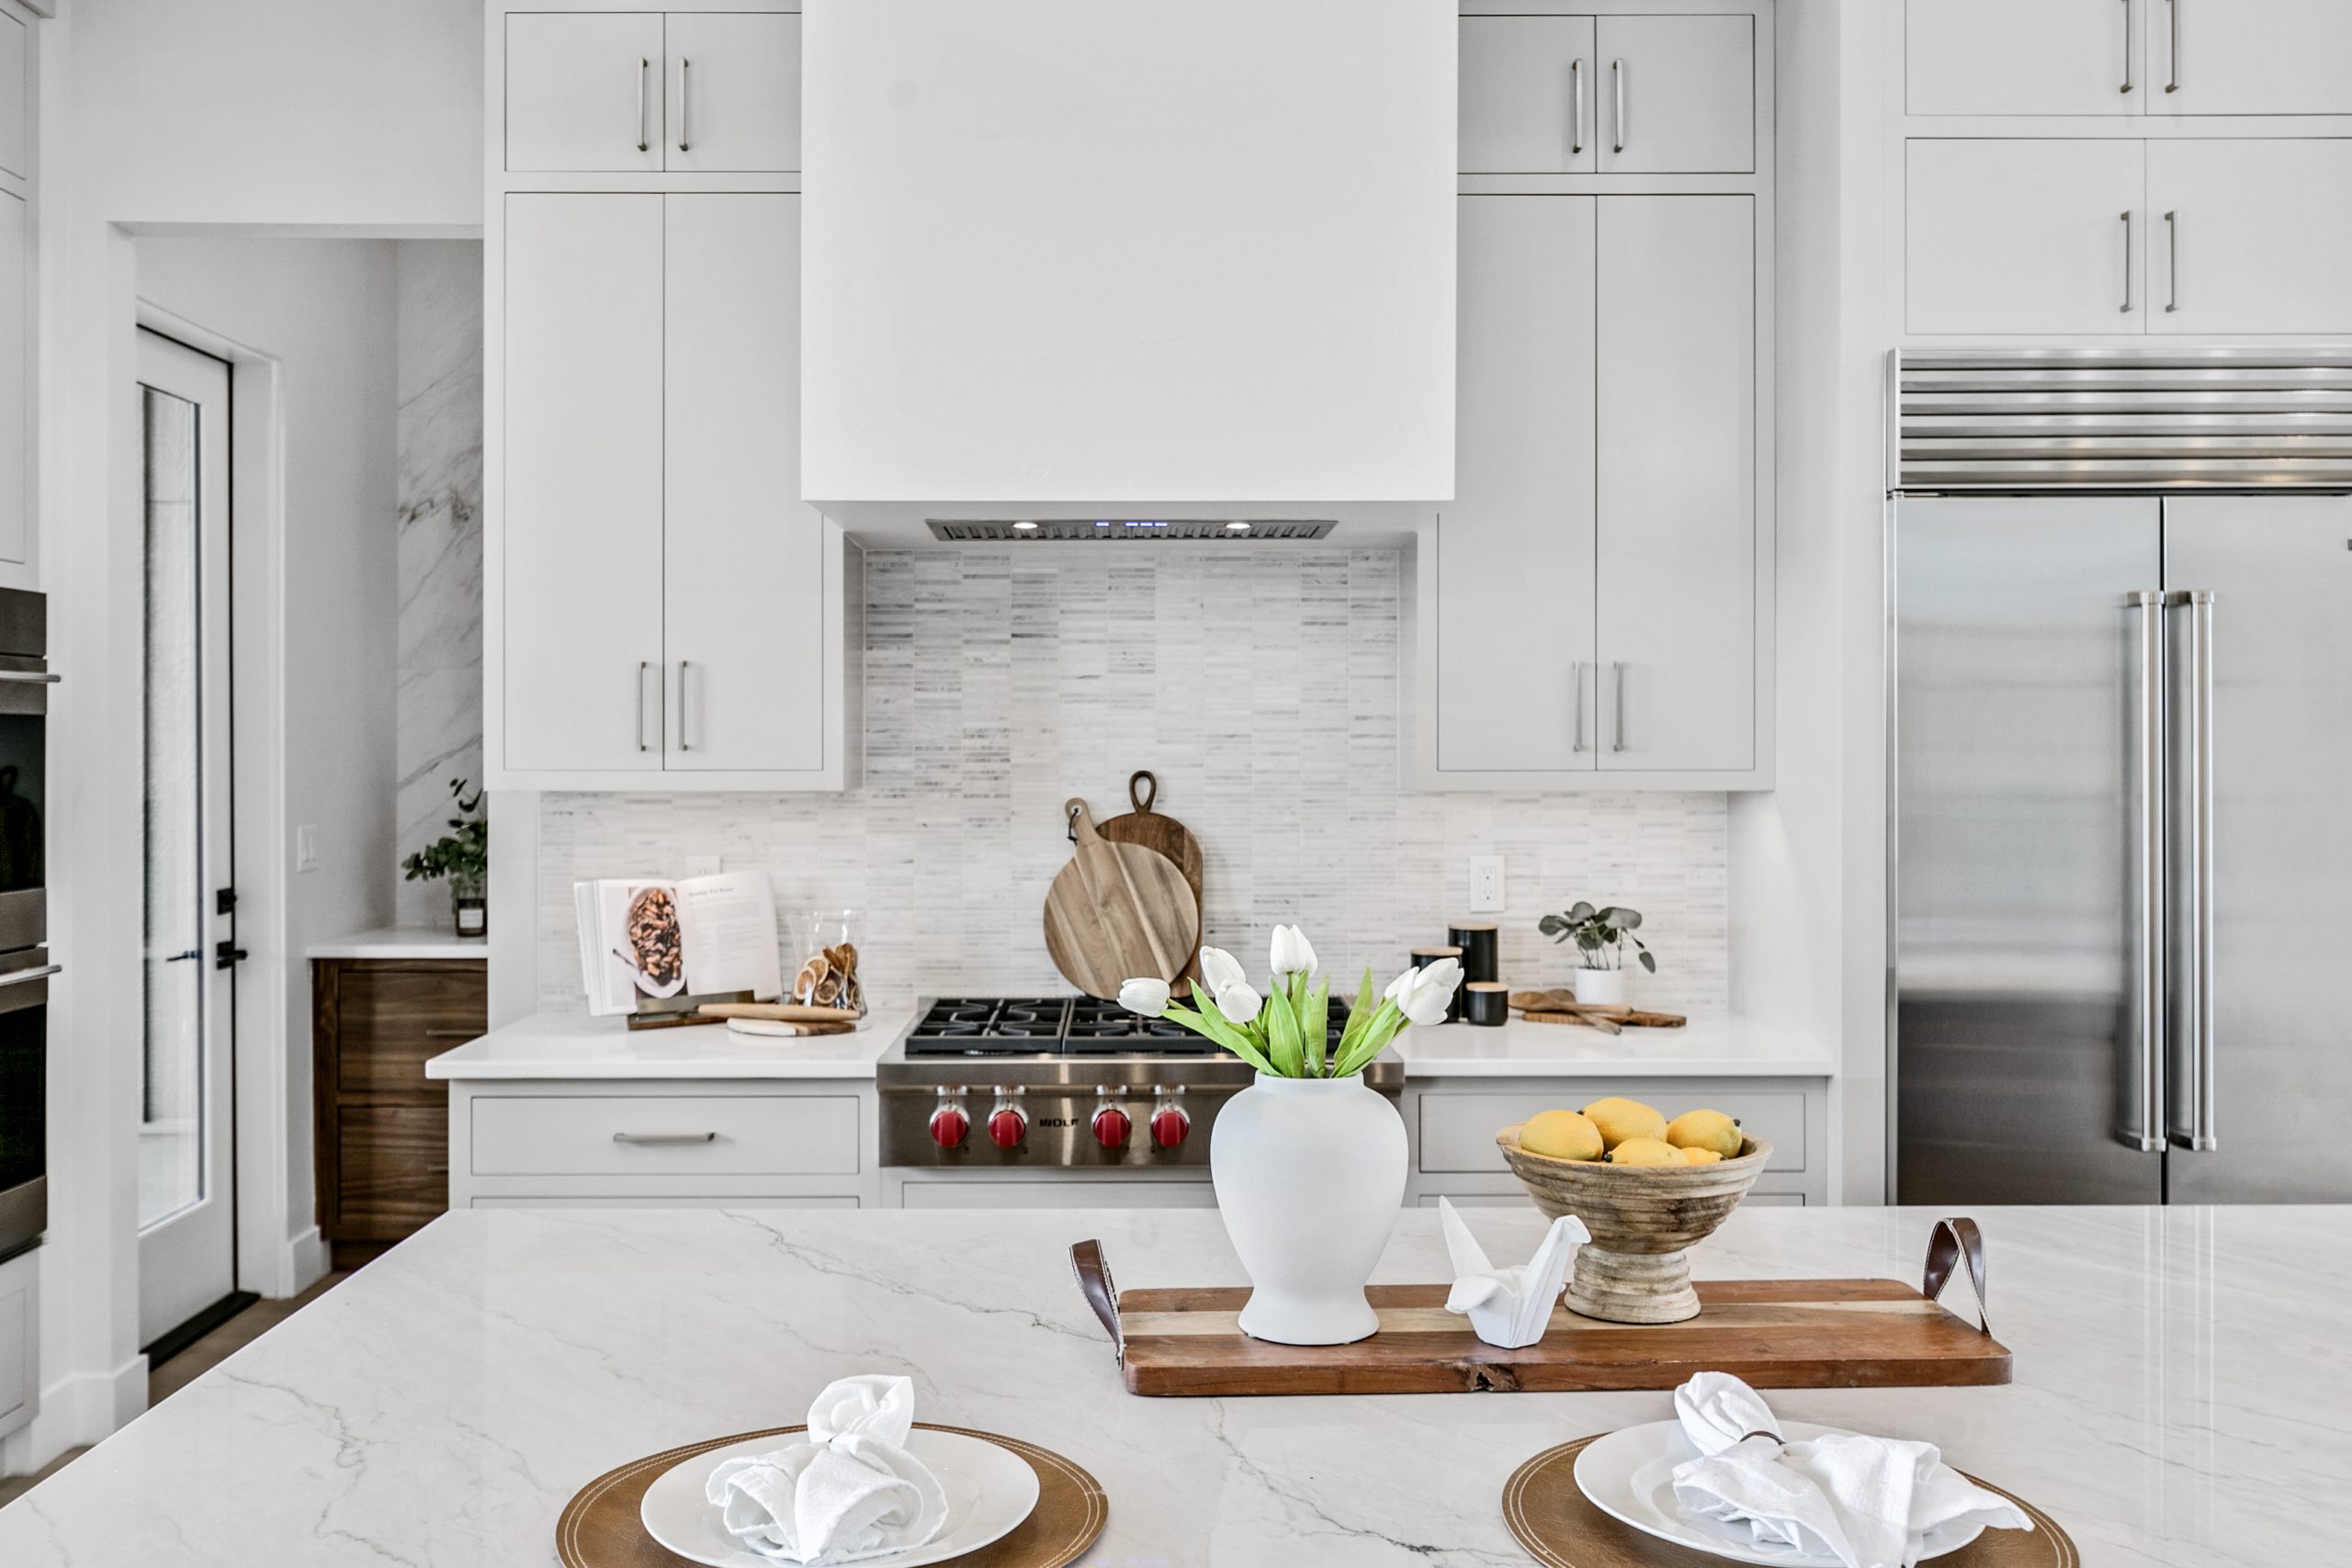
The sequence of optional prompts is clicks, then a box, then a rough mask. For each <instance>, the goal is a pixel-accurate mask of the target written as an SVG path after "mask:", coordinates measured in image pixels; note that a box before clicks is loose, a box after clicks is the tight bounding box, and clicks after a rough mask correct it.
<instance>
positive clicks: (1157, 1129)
mask: <svg viewBox="0 0 2352 1568" xmlns="http://www.w3.org/2000/svg"><path fill="white" fill-rule="evenodd" d="M1192 1130H1193V1119H1192V1118H1191V1117H1190V1116H1187V1115H1186V1114H1184V1108H1183V1107H1182V1106H1181V1105H1179V1104H1177V1103H1176V1102H1175V1101H1173V1100H1161V1101H1160V1102H1159V1110H1157V1111H1153V1112H1152V1113H1151V1141H1152V1143H1153V1144H1155V1145H1158V1146H1159V1147H1160V1148H1163V1149H1172V1148H1174V1147H1175V1146H1176V1145H1179V1144H1181V1143H1182V1142H1183V1141H1184V1134H1187V1133H1189V1132H1191V1131H1192Z"/></svg>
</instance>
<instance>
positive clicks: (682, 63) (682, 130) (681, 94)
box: [678, 0, 2129, 152]
mask: <svg viewBox="0 0 2352 1568" xmlns="http://www.w3.org/2000/svg"><path fill="white" fill-rule="evenodd" d="M2126 3H2127V4H2128V3H2129V0H2126ZM693 64H694V62H693V61H691V60H688V59H686V58H685V57H684V55H681V56H679V57H678V151H679V152H685V151H686V103H687V98H686V72H687V69H688V68H689V67H691V66H692V65H693Z"/></svg>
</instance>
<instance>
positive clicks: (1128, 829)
mask: <svg viewBox="0 0 2352 1568" xmlns="http://www.w3.org/2000/svg"><path fill="white" fill-rule="evenodd" d="M1158 799H1159V778H1158V777H1157V776H1155V775H1154V774H1153V773H1152V772H1151V770H1150V769H1148V768H1138V769H1136V771H1135V773H1132V774H1130V775H1129V776H1128V779H1127V804H1128V805H1130V806H1132V807H1135V809H1134V810H1132V811H1127V812H1123V813H1121V814H1120V815H1119V816H1116V817H1108V818H1103V820H1102V821H1100V822H1098V823H1096V824H1095V825H1094V830H1095V831H1096V832H1098V833H1100V834H1102V835H1103V837H1104V838H1106V839H1108V840H1111V841H1112V842H1113V843H1114V844H1141V845H1142V846H1143V847H1144V848H1145V849H1148V850H1150V851H1153V852H1156V853H1159V854H1163V855H1166V856H1167V857H1168V858H1169V859H1170V861H1173V862H1174V863H1175V865H1176V869H1177V870H1178V871H1181V872H1182V873H1183V874H1184V880H1185V882H1186V883H1188V884H1190V885H1191V886H1192V889H1193V908H1194V909H1195V910H1201V909H1204V908H1206V906H1204V904H1203V903H1202V902H1201V841H1200V840H1198V839H1195V838H1193V832H1192V829H1189V828H1187V827H1185V826H1184V824H1182V822H1179V821H1177V820H1176V818H1173V817H1170V816H1169V815H1168V814H1167V813H1165V812H1160V811H1154V810H1153V809H1152V803H1153V802H1155V801H1157V800H1158ZM1184 972H1185V974H1187V975H1189V976H1192V977H1193V979H1196V980H1197V979H1199V978H1200V974H1201V966H1200V964H1199V963H1198V961H1197V954H1196V957H1195V960H1194V961H1193V962H1190V963H1187V964H1185V966H1184ZM1177 988H1178V989H1179V990H1180V991H1181V990H1182V989H1183V987H1181V986H1180V987H1177Z"/></svg>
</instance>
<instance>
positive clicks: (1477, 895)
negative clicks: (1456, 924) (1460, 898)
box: [1470, 855, 1504, 915]
mask: <svg viewBox="0 0 2352 1568" xmlns="http://www.w3.org/2000/svg"><path fill="white" fill-rule="evenodd" d="M1503 908H1504V906H1503V857H1502V856H1500V855H1472V856H1471V857H1470V912H1471V913H1472V914H1474V915H1499V914H1501V913H1502V912H1503Z"/></svg>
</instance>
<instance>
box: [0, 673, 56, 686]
mask: <svg viewBox="0 0 2352 1568" xmlns="http://www.w3.org/2000/svg"><path fill="white" fill-rule="evenodd" d="M63 679H65V677H64V676H62V675H51V674H50V673H48V672H47V671H41V670H0V681H5V682H8V683H9V684H10V685H12V686H54V685H56V684H57V682H60V681H62V680H63Z"/></svg>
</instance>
